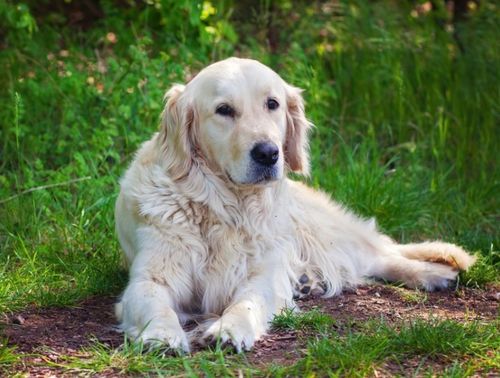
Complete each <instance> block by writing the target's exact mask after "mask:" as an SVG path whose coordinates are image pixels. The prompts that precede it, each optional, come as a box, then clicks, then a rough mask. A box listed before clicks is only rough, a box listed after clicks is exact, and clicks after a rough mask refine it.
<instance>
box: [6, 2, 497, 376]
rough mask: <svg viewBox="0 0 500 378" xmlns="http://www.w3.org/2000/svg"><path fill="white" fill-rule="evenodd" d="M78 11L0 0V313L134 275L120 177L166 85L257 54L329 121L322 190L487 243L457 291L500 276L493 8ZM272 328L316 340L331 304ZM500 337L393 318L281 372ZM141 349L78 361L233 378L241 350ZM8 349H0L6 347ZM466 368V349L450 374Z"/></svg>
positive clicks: (314, 142) (317, 345)
mask: <svg viewBox="0 0 500 378" xmlns="http://www.w3.org/2000/svg"><path fill="white" fill-rule="evenodd" d="M56 3H57V4H56ZM54 4H56V5H57V6H56V5H54ZM75 4H76V2H71V1H68V2H50V1H39V2H35V1H25V2H24V3H16V4H14V2H9V1H4V2H1V3H0V24H1V25H2V26H1V27H0V36H2V37H4V38H2V40H3V42H2V43H1V48H0V67H2V75H0V88H2V89H1V90H0V101H1V102H2V104H3V106H2V107H0V219H1V221H0V282H1V284H0V312H7V311H12V310H16V309H20V308H23V307H25V306H27V305H29V304H35V305H37V306H47V305H63V304H68V303H73V302H75V301H77V300H79V299H82V298H84V297H86V296H88V295H91V294H115V293H118V292H119V291H120V290H121V289H122V288H123V285H124V283H125V280H126V274H125V272H124V271H123V270H122V268H120V251H119V247H118V243H117V242H116V238H115V236H114V222H113V205H114V200H115V198H116V193H117V191H118V181H119V177H120V176H121V174H122V173H123V172H124V170H125V168H126V166H127V164H128V163H129V162H130V160H131V158H132V155H133V153H134V151H135V150H136V149H137V148H138V146H139V145H140V143H141V142H142V141H144V140H146V139H147V138H149V137H150V135H151V134H152V133H153V132H154V131H155V130H156V129H157V124H158V119H159V114H160V112H161V109H162V106H163V103H162V96H163V93H164V92H165V91H166V90H167V88H168V87H169V86H170V85H171V84H172V83H174V82H186V81H188V80H189V79H190V78H191V77H192V76H193V75H195V74H196V72H197V71H198V70H200V69H201V68H202V67H204V66H205V65H207V64H209V63H210V62H213V61H216V60H218V59H221V58H224V57H227V56H230V55H238V56H246V57H253V58H256V59H260V60H262V61H263V62H264V63H266V64H269V65H270V66H272V67H273V68H274V69H276V71H277V72H279V73H280V74H281V75H282V76H283V77H284V78H285V79H286V80H288V81H289V82H290V83H292V84H294V85H296V86H300V87H302V88H304V89H305V92H304V97H305V99H306V101H307V113H308V116H309V117H310V119H311V120H312V121H313V122H314V123H315V125H316V128H315V130H314V132H313V133H312V135H311V159H312V166H313V170H312V180H311V184H312V185H314V186H316V187H322V188H323V189H325V190H327V191H329V192H331V193H332V196H333V197H334V198H335V199H337V200H339V201H340V202H342V203H344V204H345V205H347V206H349V207H350V208H352V209H354V210H355V211H356V212H358V213H359V214H360V215H363V216H366V217H373V216H375V217H376V218H377V220H378V222H379V227H380V228H381V229H382V230H383V231H385V232H387V233H389V234H390V235H391V236H393V237H395V238H397V239H398V240H402V241H409V240H419V239H429V238H432V239H435V238H442V239H446V240H448V241H451V242H456V243H459V244H461V245H463V246H464V247H466V248H467V249H468V250H470V251H472V252H475V253H477V254H478V255H479V257H480V258H479V260H478V263H477V264H476V266H475V267H474V268H473V269H472V270H471V271H470V272H468V273H466V274H463V275H461V280H460V283H461V284H465V285H468V286H483V285H485V284H488V283H491V282H498V277H499V276H500V275H499V273H500V266H499V261H500V260H499V254H498V246H499V242H500V240H499V234H498V229H499V222H498V214H497V212H498V211H497V209H498V208H499V202H498V200H499V196H498V193H499V191H500V181H499V174H498V173H499V171H498V167H499V159H498V151H497V149H498V144H499V140H498V135H499V133H498V125H499V124H500V117H499V115H500V105H499V104H500V98H499V97H500V96H499V95H500V92H499V88H498V82H499V80H498V79H499V77H498V75H499V72H500V51H499V48H498V37H499V30H498V25H499V24H500V11H499V9H500V8H499V7H498V6H497V5H496V4H495V3H494V2H490V1H481V2H480V4H479V5H478V6H477V8H476V9H475V10H473V11H471V12H470V13H469V14H468V15H467V18H466V20H465V21H462V22H455V23H452V22H451V19H450V16H449V15H448V14H447V13H446V11H445V10H444V9H440V10H439V11H436V12H434V11H433V12H429V13H428V14H424V13H418V12H416V11H415V9H413V8H411V7H412V4H411V2H394V1H377V2H367V1H361V0H357V1H349V2H347V1H341V2H326V1H318V2H291V1H283V2H272V1H263V2H247V1H241V2H235V1H228V0H225V1H211V2H210V1H187V0H182V1H173V0H165V1H158V0H151V1H149V0H148V1H144V2H143V1H127V2H113V1H107V0H103V1H101V2H99V3H98V8H99V9H98V10H99V12H100V13H101V16H98V17H87V18H84V21H82V23H81V24H78V25H77V26H75V25H74V24H73V23H72V22H70V16H71V13H70V11H68V12H66V13H65V12H64V11H63V10H64V9H69V10H71V9H73V8H71V7H72V6H74V5H75ZM82 4H83V3H82ZM96 4H97V3H96ZM58 7H60V8H58ZM64 7H68V8H64ZM61 9H63V10H61ZM84 16H85V15H84ZM35 20H36V22H35ZM453 324H454V323H453ZM274 326H275V327H277V328H281V329H296V328H300V327H304V328H306V329H309V330H311V331H314V332H318V331H319V332H320V333H321V334H322V335H323V334H328V332H330V331H331V329H332V326H333V323H332V321H331V319H327V318H326V317H324V316H323V315H321V314H320V313H305V314H301V315H295V314H292V313H284V314H281V315H280V316H278V317H277V318H276V320H275V322H274ZM427 328H428V330H427V331H426V329H427ZM445 335H450V336H449V338H445V337H444V336H445ZM488 335H490V336H488ZM491 335H493V336H491ZM447 337H448V336H447ZM495 340H496V341H495ZM418 343H421V344H418ZM495 343H496V344H495ZM2 345H3V344H2ZM494 345H496V350H498V332H497V331H495V330H493V329H492V328H491V327H489V326H485V327H482V326H481V327H479V326H478V327H476V328H474V327H472V326H469V325H464V326H459V325H450V324H448V325H446V326H444V325H433V326H432V327H427V326H421V327H420V326H418V325H416V326H411V327H409V328H404V329H401V330H400V331H397V332H396V331H388V330H387V329H385V328H381V329H380V330H378V331H377V332H373V333H369V334H361V333H352V332H351V333H349V334H348V335H346V336H345V337H326V338H323V339H318V340H316V341H314V342H312V343H311V345H310V346H309V348H308V352H307V356H306V357H305V358H304V359H303V360H302V361H300V362H299V363H298V364H297V365H295V366H293V367H290V368H281V367H279V368H277V370H276V374H278V373H279V374H281V375H286V374H288V375H305V374H309V373H312V372H314V371H316V370H314V369H315V366H318V367H319V368H321V369H323V370H321V372H322V375H325V374H347V373H352V374H355V375H356V374H357V375H362V374H365V373H369V372H370V371H371V370H370V369H372V367H373V364H378V363H379V362H380V361H381V360H382V359H385V358H389V357H391V356H395V357H394V358H396V359H398V358H403V356H406V357H407V356H410V355H417V356H422V355H423V354H426V353H427V352H425V351H427V350H429V352H428V353H427V354H429V353H430V355H431V357H432V358H434V357H435V356H441V357H442V356H443V355H450V356H454V357H453V359H455V358H457V359H458V358H459V357H457V356H460V355H463V354H466V355H467V356H469V357H470V356H475V355H476V354H478V353H482V352H483V351H484V350H485V349H488V348H490V349H492V350H495V348H493V346H494ZM2 348H3V349H2ZM133 348H135V347H132V346H131V345H126V346H124V348H123V349H120V350H117V351H112V350H96V351H92V352H90V353H91V354H92V356H93V357H92V359H91V360H86V362H85V363H84V362H78V364H84V366H80V367H78V366H76V365H75V366H73V365H72V366H73V368H75V369H78V368H81V369H82V370H83V371H86V372H89V371H90V372H99V371H104V370H106V369H107V367H109V366H112V369H113V371H114V372H129V373H132V374H141V373H142V372H144V371H147V374H153V373H154V371H155V369H158V370H159V371H160V372H161V371H164V372H165V373H163V374H165V375H166V372H168V373H171V372H173V371H185V372H188V373H187V374H191V373H190V372H195V371H204V372H205V373H206V374H207V375H211V376H218V375H230V374H234V375H237V373H236V370H235V369H232V366H240V365H238V364H240V363H242V362H241V361H238V362H236V365H231V363H232V362H228V361H227V356H226V355H224V354H220V353H219V352H217V351H216V352H214V353H213V354H208V355H200V358H199V359H198V358H197V357H196V358H194V359H188V358H185V357H179V358H176V359H162V358H160V356H159V355H156V354H154V353H153V354H144V355H143V354H142V353H140V351H136V350H135V349H133ZM431 351H432V353H431ZM11 352H12V351H10V349H5V347H4V346H0V360H1V359H2V358H4V357H1V356H7V357H5V358H10V357H9V356H11V355H12V353H11ZM5 358H4V359H5ZM474 358H476V357H474ZM474 358H473V360H474ZM494 361H495V360H494V359H493V362H491V360H490V361H489V362H485V361H482V362H480V364H482V365H481V366H484V365H485V364H486V366H489V365H488V364H490V365H492V364H494ZM496 361H498V359H497V360H496ZM73 363H74V364H77V362H75V361H72V362H71V364H73ZM87 363H88V364H91V366H89V365H88V364H87ZM169 363H172V364H175V368H173V367H171V366H170V365H168V364H169ZM474 363H475V362H474ZM92 364H93V365H92ZM229 366H231V367H229ZM490 367H491V366H490ZM497 368H498V367H497ZM183 369H184V370H183ZM200 369H201V370H200ZM471 369H472V370H471ZM248 371H249V373H247V370H245V374H248V375H250V374H253V373H255V371H254V370H248ZM470 371H474V366H473V367H472V368H471V367H470V366H469V365H467V364H466V363H461V362H460V363H459V362H457V363H452V364H450V366H449V368H448V369H447V370H446V372H445V374H448V375H450V376H457V375H460V374H462V373H464V374H469V373H470ZM193 374H194V373H193ZM259 374H260V373H259ZM262 374H264V375H265V374H273V373H272V372H264V373H262Z"/></svg>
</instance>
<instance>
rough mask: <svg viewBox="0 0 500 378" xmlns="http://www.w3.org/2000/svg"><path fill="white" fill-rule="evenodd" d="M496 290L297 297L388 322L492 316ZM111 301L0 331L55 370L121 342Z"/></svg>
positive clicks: (297, 339) (295, 354) (8, 320)
mask: <svg viewBox="0 0 500 378" xmlns="http://www.w3.org/2000/svg"><path fill="white" fill-rule="evenodd" d="M499 291H500V288H499V287H490V288H488V289H486V290H476V289H459V290H457V291H442V292H435V293H425V292H417V291H413V290H407V289H403V288H396V287H392V286H384V285H379V284H375V285H371V286H362V287H359V288H357V289H356V290H355V291H350V292H345V293H343V294H342V295H340V296H337V297H334V298H329V299H322V298H308V299H304V300H300V301H299V302H298V303H299V306H300V308H301V309H303V310H309V309H313V308H317V309H318V310H320V311H322V312H325V313H328V314H330V315H331V316H333V317H334V318H335V319H336V320H337V321H338V322H340V323H342V322H350V324H351V325H352V324H354V325H355V324H356V322H359V323H362V322H364V321H366V320H374V319H381V318H383V319H385V320H387V321H388V322H389V323H397V322H402V321H404V320H411V319H429V318H431V317H437V318H441V319H453V320H457V321H466V320H480V321H491V320H493V319H495V318H496V317H497V316H498V304H499V299H500V296H499ZM115 301H116V298H112V297H97V298H89V299H87V300H85V301H83V302H81V303H79V304H78V305H76V306H73V307H65V308H46V309H37V308H31V309H27V310H25V311H22V312H19V313H16V314H12V315H9V316H5V321H4V324H3V325H2V328H3V331H2V333H3V336H4V337H7V339H8V344H9V345H11V346H16V348H17V351H18V352H22V353H24V354H26V355H28V354H33V353H35V354H36V355H35V356H31V357H28V358H27V359H25V361H24V363H23V365H24V366H23V368H22V370H24V371H26V372H28V373H30V374H31V375H32V376H43V375H44V374H46V373H47V372H50V371H52V372H54V370H53V369H51V368H48V367H47V366H46V364H44V362H48V361H52V362H57V361H58V358H59V356H60V355H78V354H79V353H81V352H80V350H81V348H83V347H85V346H88V345H90V344H91V343H92V342H93V340H98V341H99V342H101V343H103V344H106V345H109V346H110V347H113V348H115V347H118V346H119V345H120V344H121V343H122V341H123V335H122V334H120V333H118V332H117V331H116V330H115V326H116V320H115V317H114V314H113V304H114V303H115ZM306 336H307V335H306V334H304V333H303V332H302V331H290V332H284V331H271V332H270V333H269V335H267V336H266V337H264V338H263V339H262V340H260V341H259V342H258V343H257V344H256V346H255V349H254V350H253V351H252V352H251V353H248V355H247V358H248V360H249V361H250V362H251V363H253V364H256V365H267V364H269V363H271V362H273V363H276V364H281V365H287V364H291V363H293V362H294V361H296V360H297V359H298V358H300V357H301V356H303V353H304V350H305V348H306V339H307V337H306ZM30 363H33V366H30ZM43 365H45V367H43Z"/></svg>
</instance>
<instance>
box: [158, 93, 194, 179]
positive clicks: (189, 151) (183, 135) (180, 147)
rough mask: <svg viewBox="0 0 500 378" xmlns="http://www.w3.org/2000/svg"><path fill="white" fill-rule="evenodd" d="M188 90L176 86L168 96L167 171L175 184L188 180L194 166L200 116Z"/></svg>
mask: <svg viewBox="0 0 500 378" xmlns="http://www.w3.org/2000/svg"><path fill="white" fill-rule="evenodd" d="M184 89H185V86H184V85H182V84H174V85H173V86H172V88H170V89H169V90H168V91H167V93H166V94H165V97H164V99H165V101H166V104H165V108H164V109H163V113H162V116H161V130H160V134H161V140H162V143H163V148H164V152H165V157H166V162H165V163H166V165H167V169H168V171H169V173H170V176H171V177H172V179H174V180H178V179H181V178H183V177H185V176H186V175H187V174H188V173H189V171H190V170H191V167H192V165H193V156H194V148H195V132H196V130H195V122H196V118H197V117H196V114H195V110H194V107H193V105H192V104H191V103H190V101H189V100H188V98H187V96H186V95H185V92H184Z"/></svg>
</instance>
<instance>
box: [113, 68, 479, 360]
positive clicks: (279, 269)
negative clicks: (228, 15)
mask: <svg viewBox="0 0 500 378" xmlns="http://www.w3.org/2000/svg"><path fill="white" fill-rule="evenodd" d="M165 99H166V105H165V109H164V111H163V113H162V117H161V127H160V130H159V132H157V133H156V134H154V135H153V137H152V139H150V140H149V141H147V142H145V143H144V144H143V145H142V147H141V148H140V149H139V151H138V152H137V154H136V155H135V158H134V160H133V162H132V164H131V166H130V167H129V168H128V170H127V172H126V173H125V175H124V177H123V178H122V180H121V190H120V194H119V196H118V198H117V202H116V210H115V217H116V230H117V234H118V238H119V241H120V244H121V246H122V249H123V251H124V256H125V260H126V262H127V264H128V266H129V273H130V278H129V283H128V285H127V287H126V289H125V290H124V292H123V294H122V296H121V299H120V301H119V303H117V305H116V315H117V317H118V319H119V321H120V323H121V326H120V327H121V329H122V330H123V331H124V332H125V333H126V334H128V335H129V336H130V337H132V338H133V339H135V340H138V341H140V342H144V343H146V344H149V345H152V346H155V345H166V346H167V347H169V348H172V349H175V350H179V351H184V352H189V351H190V342H195V341H196V342H198V343H202V344H206V343H210V342H214V340H219V341H220V342H222V343H228V344H232V345H233V346H234V348H235V349H236V350H237V351H238V352H241V351H243V350H249V349H251V348H252V346H253V345H254V343H255V342H256V341H257V340H259V338H261V337H262V336H263V335H264V334H265V333H266V330H267V329H268V325H269V322H270V321H271V320H272V318H273V316H274V315H275V314H279V313H280V312H281V311H282V310H283V309H286V308H296V307H297V306H296V304H295V302H294V294H295V295H297V294H298V295H302V293H309V294H310V293H311V292H314V293H315V294H322V295H323V296H324V297H331V296H333V295H335V294H338V293H340V292H341V291H342V289H343V288H346V287H354V286H356V285H358V284H360V283H362V282H364V280H365V279H366V278H367V277H376V278H380V279H384V280H388V281H398V282H402V283H404V284H405V285H407V286H408V287H411V288H417V287H418V288H423V289H426V290H438V289H442V288H445V287H447V285H448V284H449V282H450V281H453V280H455V279H456V277H457V274H458V272H459V270H466V269H467V268H469V267H470V266H471V265H472V264H473V263H474V261H475V257H474V256H471V255H469V254H468V253H467V252H465V251H464V250H463V249H462V248H460V247H459V246H456V245H453V244H448V243H444V242H441V241H430V242H424V243H419V244H406V245H402V244H398V243H396V242H395V241H393V240H392V239H390V238H389V237H388V236H386V235H383V234H381V233H380V232H379V231H378V230H377V227H376V224H375V222H374V221H373V220H364V219H360V218H359V217H357V216H355V215H353V214H352V213H350V212H349V211H347V210H345V209H344V208H343V207H341V206H340V205H338V204H336V203H335V202H333V201H332V200H331V199H330V198H329V196H328V195H327V194H325V193H323V192H321V191H318V190H313V189H311V188H309V187H307V186H306V185H304V184H303V183H301V182H298V181H293V180H291V179H289V178H287V174H288V173H290V172H294V173H296V174H299V175H304V176H307V175H308V174H309V155H308V138H307V134H308V132H309V130H310V129H311V127H312V124H311V123H310V122H309V121H308V120H307V118H306V116H305V113H304V101H303V99H302V96H301V90H300V89H298V88H296V87H293V86H291V85H289V84H287V83H286V82H285V81H284V80H283V79H282V78H281V77H280V76H279V75H278V74H277V73H275V72H274V71H273V70H271V69H270V68H268V67H267V66H265V65H263V64H261V63H259V62H257V61H255V60H250V59H239V58H229V59H226V60H223V61H220V62H217V63H214V64H212V65H210V66H208V67H206V68H205V69H203V70H202V71H201V72H200V73H199V74H198V75H197V76H195V77H194V78H193V79H192V80H191V81H190V82H189V83H188V84H187V85H180V84H176V85H174V86H173V87H172V88H171V89H170V90H169V91H168V92H167V93H166V95H165ZM297 288H298V289H297ZM192 320H195V321H197V322H198V327H197V328H196V330H197V332H191V333H189V335H188V333H186V332H185V331H184V329H183V325H184V324H185V323H186V322H189V321H192ZM192 335H196V337H194V336H192ZM193 337H194V338H195V340H193Z"/></svg>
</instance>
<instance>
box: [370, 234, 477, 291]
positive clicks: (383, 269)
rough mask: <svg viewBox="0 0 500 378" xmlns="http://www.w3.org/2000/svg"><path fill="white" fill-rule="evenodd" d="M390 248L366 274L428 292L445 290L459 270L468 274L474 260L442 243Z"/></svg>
mask: <svg viewBox="0 0 500 378" xmlns="http://www.w3.org/2000/svg"><path fill="white" fill-rule="evenodd" d="M389 248H390V249H391V251H392V253H389V254H381V255H379V256H378V263H377V264H373V265H372V271H371V272H369V274H370V275H372V276H375V277H378V278H382V279H386V280H389V281H399V282H403V283H404V284H405V285H407V286H409V287H414V288H416V287H422V288H424V289H426V290H429V291H432V290H437V289H442V288H446V287H447V286H448V284H449V282H450V281H453V280H455V279H456V277H457V275H458V272H459V270H467V269H468V268H469V267H470V266H471V265H472V264H473V263H474V261H475V259H476V258H475V257H474V256H471V255H469V254H467V253H466V252H465V251H464V250H463V249H461V248H460V247H458V246H456V245H454V244H449V243H444V242H424V243H415V244H403V245H402V244H392V245H391V246H390V247H389Z"/></svg>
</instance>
